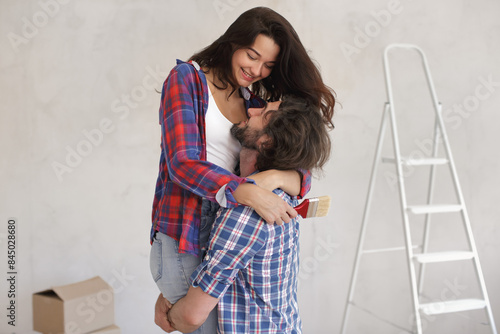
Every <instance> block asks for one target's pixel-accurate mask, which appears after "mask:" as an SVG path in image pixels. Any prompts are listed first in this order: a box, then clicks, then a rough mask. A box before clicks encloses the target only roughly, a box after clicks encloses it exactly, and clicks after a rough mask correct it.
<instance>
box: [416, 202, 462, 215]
mask: <svg viewBox="0 0 500 334" xmlns="http://www.w3.org/2000/svg"><path fill="white" fill-rule="evenodd" d="M460 210H462V206H461V205H460V204H443V205H436V204H434V205H412V206H409V207H408V211H410V212H411V213H414V214H423V213H445V212H458V211H460Z"/></svg>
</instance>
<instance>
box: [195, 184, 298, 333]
mask: <svg viewBox="0 0 500 334" xmlns="http://www.w3.org/2000/svg"><path fill="white" fill-rule="evenodd" d="M275 193H277V194H278V195H280V196H281V197H282V198H284V199H285V200H286V201H287V202H288V203H289V204H291V205H296V204H297V199H296V198H293V199H292V198H290V197H289V196H288V195H287V194H285V193H284V192H283V191H281V190H275ZM209 243H210V244H209V247H208V251H207V254H206V256H205V257H204V260H203V262H202V263H201V264H200V265H199V266H198V268H197V270H195V271H194V273H193V274H192V275H191V280H192V284H193V286H199V287H200V288H201V289H203V291H205V292H206V293H208V294H210V295H211V296H212V297H215V298H219V299H220V300H219V304H218V310H219V332H220V333H239V334H241V333H301V320H300V317H299V309H298V303H297V294H296V291H297V280H298V270H299V259H298V256H299V220H298V219H297V218H296V219H294V220H293V221H292V222H290V223H289V224H283V225H281V226H278V225H269V224H266V223H265V222H264V220H263V219H262V218H260V216H259V215H258V214H257V213H256V212H255V211H254V210H253V209H251V208H249V207H245V206H238V207H236V208H232V209H223V208H221V210H220V211H219V216H218V217H217V219H216V222H215V223H214V226H213V228H212V234H211V235H210V242H209Z"/></svg>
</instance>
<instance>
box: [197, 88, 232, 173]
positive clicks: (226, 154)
mask: <svg viewBox="0 0 500 334" xmlns="http://www.w3.org/2000/svg"><path fill="white" fill-rule="evenodd" d="M208 95H209V99H208V109H207V114H206V115H205V131H206V135H207V160H208V161H209V162H211V163H213V164H216V165H217V166H220V167H222V168H224V169H226V170H228V171H230V172H231V173H234V167H235V166H236V161H237V159H238V155H239V153H240V150H241V145H240V143H239V142H238V141H237V140H236V139H235V138H233V136H231V132H230V130H231V127H232V126H233V123H231V122H230V121H229V120H228V119H227V118H226V117H225V116H224V115H222V113H221V112H220V110H219V108H218V107H217V104H216V103H215V100H214V98H213V96H212V92H211V91H210V89H208Z"/></svg>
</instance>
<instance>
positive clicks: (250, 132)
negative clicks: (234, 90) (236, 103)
mask: <svg viewBox="0 0 500 334" xmlns="http://www.w3.org/2000/svg"><path fill="white" fill-rule="evenodd" d="M280 104H281V101H276V102H269V103H267V104H266V105H265V106H264V107H263V108H249V109H248V119H247V120H246V121H245V122H241V123H239V124H235V125H233V127H232V128H231V134H232V135H233V137H234V138H236V139H237V140H238V141H239V142H240V143H241V145H242V146H243V147H246V148H250V149H254V150H255V149H257V148H258V146H259V145H260V143H262V142H263V141H265V137H264V127H265V126H266V124H267V119H266V117H265V114H266V113H267V112H268V111H270V110H278V108H279V106H280Z"/></svg>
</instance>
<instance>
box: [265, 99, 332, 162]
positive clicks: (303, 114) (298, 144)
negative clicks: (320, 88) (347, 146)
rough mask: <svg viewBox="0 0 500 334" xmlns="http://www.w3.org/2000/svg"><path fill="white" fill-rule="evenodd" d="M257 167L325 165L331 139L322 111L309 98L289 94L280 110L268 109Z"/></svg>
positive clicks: (328, 155)
mask: <svg viewBox="0 0 500 334" xmlns="http://www.w3.org/2000/svg"><path fill="white" fill-rule="evenodd" d="M265 117H266V118H267V122H268V123H267V125H266V126H265V128H264V133H265V134H266V135H267V136H268V137H269V139H268V140H267V141H266V142H265V143H264V144H263V145H262V146H261V147H260V149H259V155H258V157H257V164H256V167H257V170H260V171H263V170H266V169H282V170H284V169H307V170H313V169H321V168H322V167H323V166H324V165H325V163H326V162H327V161H328V159H329V157H330V149H331V140H330V136H329V134H328V130H327V126H326V125H325V123H324V121H323V119H322V115H321V111H320V110H319V108H318V107H317V106H313V105H311V103H309V102H308V101H307V100H305V99H302V98H298V97H294V96H286V97H285V98H284V99H283V101H282V102H281V104H280V106H279V108H278V110H270V111H268V112H266V114H265Z"/></svg>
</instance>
